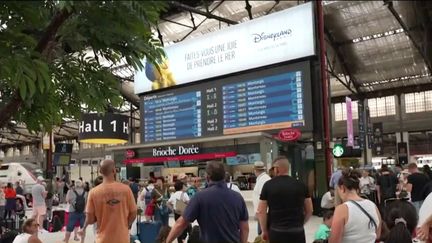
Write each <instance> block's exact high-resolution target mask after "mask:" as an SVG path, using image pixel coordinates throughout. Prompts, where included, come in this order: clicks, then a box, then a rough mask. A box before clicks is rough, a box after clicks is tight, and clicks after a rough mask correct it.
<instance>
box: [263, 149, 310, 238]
mask: <svg viewBox="0 0 432 243" xmlns="http://www.w3.org/2000/svg"><path fill="white" fill-rule="evenodd" d="M273 168H274V172H275V174H276V176H275V177H274V178H273V179H271V180H269V181H267V182H266V183H265V184H264V186H263V188H262V191H261V196H260V202H259V204H258V210H257V216H258V219H259V223H260V226H261V230H262V237H263V239H264V240H267V241H269V242H270V243H282V242H286V240H287V239H289V241H290V242H296V243H303V242H306V238H305V232H304V227H303V225H304V224H305V223H306V222H307V221H308V220H309V218H310V217H311V216H312V211H313V207H312V200H311V198H310V196H309V193H308V190H307V188H306V185H304V184H303V183H301V182H299V181H297V180H296V179H294V178H292V177H291V176H289V168H290V164H289V161H288V159H287V158H286V157H278V158H276V159H275V160H274V162H273Z"/></svg>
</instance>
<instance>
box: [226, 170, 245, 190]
mask: <svg viewBox="0 0 432 243" xmlns="http://www.w3.org/2000/svg"><path fill="white" fill-rule="evenodd" d="M225 182H226V185H227V187H228V188H229V189H231V190H233V191H235V192H238V193H241V191H240V188H239V187H238V186H237V185H236V184H234V183H232V182H231V175H230V174H229V173H228V172H227V173H225Z"/></svg>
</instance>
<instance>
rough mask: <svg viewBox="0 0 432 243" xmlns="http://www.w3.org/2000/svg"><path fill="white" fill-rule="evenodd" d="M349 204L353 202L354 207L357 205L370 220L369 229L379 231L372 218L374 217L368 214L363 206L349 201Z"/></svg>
mask: <svg viewBox="0 0 432 243" xmlns="http://www.w3.org/2000/svg"><path fill="white" fill-rule="evenodd" d="M349 202H351V203H353V204H354V205H356V206H357V207H358V208H359V209H360V210H361V211H362V212H363V213H364V214H365V215H366V216H367V217H368V218H369V226H368V227H369V229H370V228H372V227H375V229H378V225H377V223H376V222H375V220H374V219H373V218H372V216H371V215H370V214H369V213H368V212H366V210H365V209H364V208H363V207H362V206H360V204H358V203H357V202H356V201H354V200H349Z"/></svg>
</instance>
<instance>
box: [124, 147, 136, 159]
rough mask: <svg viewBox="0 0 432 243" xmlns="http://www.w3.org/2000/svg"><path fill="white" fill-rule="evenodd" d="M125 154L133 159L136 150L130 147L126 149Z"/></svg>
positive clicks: (127, 157)
mask: <svg viewBox="0 0 432 243" xmlns="http://www.w3.org/2000/svg"><path fill="white" fill-rule="evenodd" d="M125 155H126V159H132V158H134V157H135V151H134V150H132V149H128V150H126V152H125Z"/></svg>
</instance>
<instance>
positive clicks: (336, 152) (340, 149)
mask: <svg viewBox="0 0 432 243" xmlns="http://www.w3.org/2000/svg"><path fill="white" fill-rule="evenodd" d="M343 154H344V147H343V146H342V145H340V144H337V145H335V146H334V148H333V155H334V157H341V156H342V155H343Z"/></svg>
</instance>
